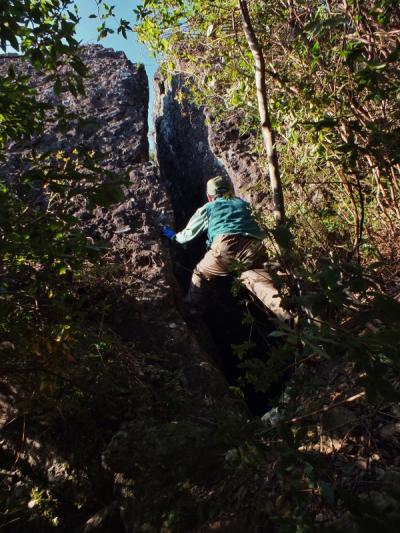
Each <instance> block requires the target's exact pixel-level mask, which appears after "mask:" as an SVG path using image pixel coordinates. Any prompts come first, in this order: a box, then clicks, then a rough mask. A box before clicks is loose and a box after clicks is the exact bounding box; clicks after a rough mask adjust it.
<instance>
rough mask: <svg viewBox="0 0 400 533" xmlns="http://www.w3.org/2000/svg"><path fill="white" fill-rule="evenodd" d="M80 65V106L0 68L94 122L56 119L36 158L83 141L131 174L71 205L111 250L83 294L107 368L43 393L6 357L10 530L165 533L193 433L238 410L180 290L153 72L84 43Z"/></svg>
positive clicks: (14, 150)
mask: <svg viewBox="0 0 400 533" xmlns="http://www.w3.org/2000/svg"><path fill="white" fill-rule="evenodd" d="M82 59H83V60H84V62H85V63H86V65H87V66H88V67H89V68H90V77H89V78H88V79H87V80H86V81H85V89H86V93H85V96H83V97H78V98H75V97H73V96H71V95H70V94H69V93H65V92H62V93H61V95H60V96H59V97H57V96H55V95H54V94H53V92H52V83H51V81H50V80H48V79H47V78H46V77H45V76H43V75H41V74H40V73H38V74H36V73H34V72H32V71H31V69H30V67H28V66H26V65H24V64H22V63H21V61H20V59H19V58H18V57H15V56H4V57H2V58H1V59H0V73H1V72H5V70H6V69H7V68H8V66H9V64H10V63H13V65H14V68H15V70H16V71H17V72H18V71H26V70H28V71H30V74H32V75H33V78H32V80H33V81H32V83H33V84H34V85H35V86H36V87H37V88H38V89H39V94H40V99H41V101H43V102H49V101H50V102H52V103H53V104H56V103H57V101H62V103H63V104H64V105H65V106H66V107H67V109H68V110H69V111H72V112H74V113H76V114H77V115H79V116H80V117H82V118H84V120H83V121H81V120H78V119H73V120H72V121H71V123H70V124H69V128H68V130H67V131H66V132H65V131H61V130H59V129H58V126H57V125H56V124H54V123H52V122H51V121H49V123H48V125H47V127H46V129H45V131H44V133H43V135H42V136H41V137H39V138H37V139H36V141H35V146H36V149H37V151H38V152H39V153H40V152H41V151H44V150H46V149H59V148H62V149H64V150H67V151H68V150H73V149H74V148H75V147H76V146H78V145H79V146H80V147H82V146H83V147H86V148H87V149H96V150H98V151H100V152H102V153H103V154H104V165H105V167H106V168H107V169H108V170H111V171H113V172H114V173H116V174H118V175H120V176H122V177H123V176H125V175H126V174H127V172H128V171H129V179H128V181H127V182H126V183H125V185H124V186H123V194H124V198H123V200H122V201H120V202H119V203H118V204H114V205H112V206H111V207H110V208H101V207H93V206H92V205H91V204H90V202H89V201H88V200H87V198H85V196H84V195H83V194H81V195H79V196H77V197H76V198H75V201H74V202H75V203H74V208H73V211H74V212H75V216H77V218H78V219H79V220H80V224H81V227H82V229H83V231H84V232H85V233H86V235H87V238H88V239H89V240H90V242H99V241H101V242H103V243H105V244H106V245H107V250H108V251H107V254H106V255H105V257H104V258H103V261H102V263H101V264H99V265H98V275H97V277H95V278H94V279H93V280H92V281H90V280H89V281H88V282H86V283H85V282H83V283H82V286H81V288H80V289H78V290H79V291H80V292H79V294H80V298H81V299H82V298H84V299H85V302H86V304H85V305H86V307H87V310H88V312H89V316H90V323H89V322H87V319H85V320H86V322H87V327H88V329H90V328H93V326H94V327H100V328H101V330H102V331H107V335H108V336H109V338H110V343H109V348H108V349H106V350H105V352H104V354H103V355H102V357H100V358H97V360H93V359H91V360H90V359H87V358H86V359H85V358H83V359H80V360H75V362H74V365H69V366H68V369H67V370H66V371H65V373H63V375H62V376H61V377H60V376H59V378H57V380H56V383H55V384H53V385H54V387H51V388H49V389H45V390H43V391H42V392H40V393H38V392H37V378H38V376H39V377H40V376H41V373H42V372H46V369H45V368H46V367H45V365H44V367H42V366H40V364H38V362H37V359H35V357H36V356H35V355H34V354H27V355H26V359H25V360H23V361H15V360H14V359H13V354H12V351H11V352H10V353H9V355H8V359H7V361H6V362H7V364H8V365H7V369H8V372H5V374H4V375H3V376H2V377H1V385H0V408H1V410H0V421H1V429H2V432H1V441H0V442H1V452H0V461H1V469H2V475H3V479H4V480H5V487H8V489H9V490H7V491H6V492H5V495H6V496H5V497H6V498H8V499H9V508H12V509H14V511H15V513H16V517H17V518H16V519H15V520H14V519H11V520H8V519H7V517H6V518H5V520H4V522H3V523H2V524H3V525H2V527H4V528H6V529H5V530H9V531H29V530H30V531H39V530H40V531H44V530H45V529H46V527H50V526H46V523H48V522H51V521H53V525H55V524H59V527H60V528H61V529H62V530H65V531H72V530H76V531H82V530H85V531H113V532H116V531H141V530H142V529H141V528H142V526H143V524H145V523H146V522H149V523H153V524H154V527H156V528H158V527H160V520H161V521H162V519H161V518H160V516H161V515H160V513H158V514H157V513H156V516H155V515H153V513H152V510H151V502H152V501H153V499H154V498H156V499H157V498H158V499H159V500H160V508H163V506H164V507H166V508H168V505H170V503H168V502H170V501H171V498H177V497H180V496H182V494H183V493H184V492H185V491H184V490H183V489H181V488H179V486H178V484H177V483H178V481H176V480H174V476H175V475H176V474H177V473H178V472H179V468H180V466H179V465H181V466H182V464H183V463H182V461H183V462H185V464H187V466H188V468H189V470H190V468H193V469H194V470H195V469H196V465H193V461H192V459H193V458H192V457H188V458H186V459H183V457H184V454H185V441H186V439H196V438H197V439H198V443H199V446H200V447H199V453H201V449H202V447H203V446H204V442H203V441H204V439H205V438H206V436H207V435H208V434H209V433H210V421H209V420H210V418H209V417H208V416H205V413H206V412H208V411H210V410H214V408H215V406H216V404H218V405H221V406H222V405H224V406H225V408H226V409H228V411H229V410H230V407H229V405H230V404H231V400H229V398H228V396H227V386H226V383H225V380H224V378H223V376H222V375H221V373H220V372H219V371H218V370H217V369H216V367H215V366H214V364H213V363H212V362H211V360H210V357H209V356H208V355H207V354H206V353H205V352H204V350H203V349H202V347H201V346H200V345H199V343H198V341H197V340H196V338H195V336H194V334H193V333H192V331H191V330H190V328H189V327H188V326H187V324H186V322H185V320H184V319H183V317H182V314H181V313H180V311H179V308H180V303H179V302H180V292H179V288H178V287H177V285H176V283H175V281H174V279H173V276H172V273H171V265H170V258H169V252H168V247H167V246H166V243H165V242H162V239H161V236H160V228H161V226H162V225H163V224H165V223H167V224H173V214H172V207H171V204H170V201H169V198H168V196H167V194H166V190H165V187H164V185H163V183H162V182H161V181H160V179H159V176H158V172H157V168H156V167H155V166H154V165H153V164H152V163H150V162H149V161H148V142H147V103H148V86H147V78H146V74H145V71H144V69H143V66H141V65H133V64H131V63H130V62H129V61H128V60H127V59H126V57H125V56H124V54H123V53H118V52H114V51H112V50H107V49H104V48H103V47H101V46H88V47H85V48H84V49H83V51H82ZM28 149H29V146H28V144H27V143H15V144H13V145H10V146H9V148H8V153H7V160H6V161H5V162H3V163H2V165H1V167H0V174H1V175H2V177H3V178H4V177H7V176H9V175H10V174H12V172H15V171H18V170H20V169H21V165H26V163H25V162H24V163H22V162H23V160H24V154H25V153H26V151H27V150H28ZM99 302H100V304H101V305H100V308H101V306H103V307H102V308H103V309H104V311H103V312H102V313H99V312H98V309H99ZM96 324H97V325H96ZM82 327H85V326H84V325H82ZM2 353H3V356H4V350H3V352H2ZM38 372H39V374H38ZM35 395H36V397H37V400H36V403H35V402H33V403H32V397H33V396H35ZM22 405H23V406H24V407H21V406H22ZM188 427H190V429H191V431H190V432H189V431H187V428H188ZM212 428H213V426H212V425H211V429H212ZM168 443H169V444H168ZM176 454H178V455H176ZM180 455H182V458H181V457H180ZM165 469H166V470H165ZM181 475H182V474H181V472H179V475H178V479H180V478H179V476H181ZM149 476H150V478H149ZM152 476H153V477H152ZM182 490H183V492H182ZM28 507H29V508H30V509H31V511H30V513H31V515H30V517H29V516H27V509H28ZM28 513H29V511H28ZM161 514H162V513H161ZM28 518H29V519H28ZM143 527H144V526H143Z"/></svg>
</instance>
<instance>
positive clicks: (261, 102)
mask: <svg viewBox="0 0 400 533" xmlns="http://www.w3.org/2000/svg"><path fill="white" fill-rule="evenodd" d="M238 1H239V8H240V13H241V16H242V25H243V31H244V34H245V36H246V39H247V43H248V45H249V48H250V50H251V53H252V54H253V58H254V64H255V78H256V88H257V101H258V112H259V115H260V123H261V131H262V135H263V140H264V146H265V150H266V152H267V158H268V170H269V180H270V185H271V191H272V204H273V214H274V217H275V222H276V223H277V224H282V223H283V222H284V221H285V205H284V199H283V191H282V182H281V177H280V173H279V164H278V154H277V152H276V148H275V136H274V131H273V129H272V126H271V118H270V115H269V109H268V97H267V87H266V82H265V70H266V69H265V59H264V54H263V51H262V49H261V46H260V43H259V42H258V39H257V36H256V34H255V32H254V28H253V25H252V23H251V19H250V13H249V9H248V5H247V1H246V0H238Z"/></svg>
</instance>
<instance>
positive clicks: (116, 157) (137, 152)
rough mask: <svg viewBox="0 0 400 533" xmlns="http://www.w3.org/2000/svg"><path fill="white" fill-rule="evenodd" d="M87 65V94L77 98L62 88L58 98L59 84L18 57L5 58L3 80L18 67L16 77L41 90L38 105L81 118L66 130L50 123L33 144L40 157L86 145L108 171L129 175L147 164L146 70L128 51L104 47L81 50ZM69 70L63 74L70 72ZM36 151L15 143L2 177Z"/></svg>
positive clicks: (0, 169) (0, 67)
mask: <svg viewBox="0 0 400 533" xmlns="http://www.w3.org/2000/svg"><path fill="white" fill-rule="evenodd" d="M81 57H82V60H83V62H84V63H85V64H87V65H88V66H89V67H90V75H89V77H88V78H87V79H86V80H85V82H84V86H85V91H86V94H85V95H84V96H82V95H78V96H77V97H74V96H73V95H72V94H71V93H70V92H68V91H67V87H65V86H64V87H63V89H62V92H61V94H60V95H59V96H57V95H55V94H54V92H53V85H54V81H52V80H50V79H49V76H48V75H44V74H41V73H37V72H35V71H34V69H33V67H32V66H31V65H28V64H27V63H25V62H23V61H22V60H21V59H20V58H19V57H18V56H17V57H16V56H15V55H11V54H10V55H3V56H0V76H3V75H5V74H6V73H7V70H8V67H9V65H10V64H13V66H14V69H15V71H16V72H17V73H21V74H26V73H27V74H29V75H30V76H32V84H33V85H34V86H36V87H38V88H39V91H38V100H39V101H40V102H43V103H49V104H51V105H54V106H56V105H59V104H63V105H64V106H65V107H66V108H67V110H68V112H69V113H75V114H76V115H77V117H80V118H81V120H79V118H77V119H75V120H71V121H69V123H68V128H67V131H61V130H60V128H59V127H58V125H57V124H56V123H53V122H51V121H50V120H49V121H48V123H47V124H46V127H45V130H44V132H43V135H41V136H40V137H39V138H37V139H36V140H35V142H34V147H35V148H36V150H37V151H38V152H39V153H40V152H42V151H46V150H53V149H63V150H70V149H72V148H73V147H74V146H82V147H84V148H87V149H88V150H95V151H98V152H101V153H103V154H104V162H103V165H104V168H106V169H107V170H112V171H114V172H124V171H126V170H127V169H128V170H129V168H130V167H131V166H132V165H134V164H136V163H139V162H143V161H147V160H148V151H149V149H148V140H147V132H148V127H147V107H148V99H149V89H148V81H147V75H146V72H145V69H144V67H143V65H139V64H136V65H134V64H133V63H131V62H130V61H128V59H127V58H126V56H125V54H124V53H123V52H115V51H114V50H111V49H106V48H103V47H102V46H100V45H90V46H85V47H83V48H82V52H81ZM66 69H67V67H64V68H63V69H62V70H61V71H60V74H61V76H62V74H63V73H65V72H66ZM31 147H32V143H31V142H29V143H28V142H18V143H12V144H10V146H9V147H8V161H7V164H6V165H2V166H0V176H1V175H2V174H4V173H5V172H6V171H7V172H10V170H14V171H15V170H18V169H20V168H21V165H22V160H21V156H22V155H24V153H25V152H26V151H27V150H28V149H29V148H31Z"/></svg>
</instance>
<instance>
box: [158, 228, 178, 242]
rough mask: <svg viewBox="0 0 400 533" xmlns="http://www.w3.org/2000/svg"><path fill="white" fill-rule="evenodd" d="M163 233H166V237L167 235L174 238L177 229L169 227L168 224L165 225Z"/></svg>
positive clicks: (170, 238)
mask: <svg viewBox="0 0 400 533" xmlns="http://www.w3.org/2000/svg"><path fill="white" fill-rule="evenodd" d="M161 233H162V234H163V235H164V237H167V239H169V240H172V239H173V238H174V237H175V235H176V233H175V231H174V230H173V229H171V228H169V227H168V226H163V229H162V230H161Z"/></svg>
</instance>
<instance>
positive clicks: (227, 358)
mask: <svg viewBox="0 0 400 533" xmlns="http://www.w3.org/2000/svg"><path fill="white" fill-rule="evenodd" d="M205 251H206V249H205V244H204V241H203V240H202V239H197V240H196V241H194V242H193V243H191V244H190V245H186V246H185V247H182V246H178V245H176V246H174V248H173V259H174V268H175V276H176V278H177V280H178V282H179V283H180V285H181V287H182V291H183V292H184V293H186V291H187V289H188V286H189V282H190V277H191V272H192V269H193V268H194V267H195V266H196V264H197V263H198V261H199V260H200V259H201V258H202V257H203V255H204V253H205ZM233 281H234V279H233V276H228V277H224V278H218V279H216V280H214V281H213V282H212V289H211V290H210V292H209V294H208V303H207V308H206V312H205V313H204V316H203V318H202V319H201V322H202V324H201V327H200V326H199V324H192V329H193V331H194V332H195V333H196V332H197V334H198V338H199V342H200V343H201V344H202V345H203V346H204V347H205V348H206V349H207V348H209V347H210V342H209V339H208V338H206V337H207V334H205V329H206V330H208V332H209V336H210V337H211V338H212V343H213V345H214V349H212V355H214V359H215V360H216V361H215V362H216V364H217V365H218V367H219V368H220V369H221V370H222V372H223V373H224V375H225V377H226V379H227V381H228V383H229V384H230V385H231V386H232V387H240V389H241V391H242V393H243V395H244V398H245V400H246V403H247V405H248V407H249V409H250V411H251V412H252V413H253V414H254V415H262V414H264V413H265V412H266V411H267V410H268V409H269V407H270V406H271V405H272V403H273V399H274V398H276V397H277V396H278V395H280V394H281V393H282V390H283V386H284V383H285V381H286V378H285V377H284V378H283V379H280V380H279V382H276V383H273V384H272V385H271V386H270V387H269V388H268V391H267V392H257V391H256V390H255V389H254V387H253V386H252V385H251V384H249V383H247V382H246V379H245V378H246V371H245V369H243V368H241V364H242V363H243V362H244V361H246V360H249V359H253V358H254V359H258V360H261V361H264V362H266V361H267V360H268V357H269V353H270V351H271V348H272V347H273V346H274V344H275V345H276V343H277V342H279V340H277V339H273V338H272V337H269V334H270V333H271V332H272V331H273V330H274V329H275V327H274V324H273V322H272V321H271V319H270V318H269V317H268V315H267V314H266V313H265V312H264V311H263V310H262V308H261V306H258V305H255V304H254V303H252V298H250V296H249V294H248V293H247V291H246V290H245V289H243V291H241V296H240V297H237V296H234V295H233V293H232V284H233ZM245 317H246V319H245ZM203 324H204V325H205V327H204V326H203ZM249 342H250V343H251V346H250V345H249V344H248V343H249ZM244 343H246V346H248V350H246V354H245V356H244V359H239V357H238V356H237V354H236V353H235V348H234V347H235V346H239V345H243V344H244Z"/></svg>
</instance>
